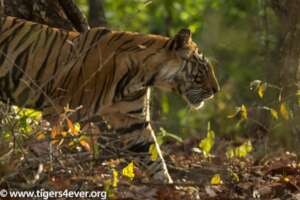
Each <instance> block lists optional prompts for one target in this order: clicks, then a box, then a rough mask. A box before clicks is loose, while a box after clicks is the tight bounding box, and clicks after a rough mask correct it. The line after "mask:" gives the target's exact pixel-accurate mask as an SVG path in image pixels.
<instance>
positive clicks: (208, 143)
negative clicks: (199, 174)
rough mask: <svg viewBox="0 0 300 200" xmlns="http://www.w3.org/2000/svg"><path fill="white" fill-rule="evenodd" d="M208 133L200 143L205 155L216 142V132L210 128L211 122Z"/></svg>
mask: <svg viewBox="0 0 300 200" xmlns="http://www.w3.org/2000/svg"><path fill="white" fill-rule="evenodd" d="M207 129H208V130H207V135H206V137H205V138H204V139H202V140H201V141H200V143H199V145H198V146H199V148H200V149H201V150H202V151H203V154H204V156H205V157H207V156H208V155H209V153H210V151H211V149H212V148H213V146H214V143H215V132H214V131H213V130H211V129H210V123H209V124H208V128H207Z"/></svg>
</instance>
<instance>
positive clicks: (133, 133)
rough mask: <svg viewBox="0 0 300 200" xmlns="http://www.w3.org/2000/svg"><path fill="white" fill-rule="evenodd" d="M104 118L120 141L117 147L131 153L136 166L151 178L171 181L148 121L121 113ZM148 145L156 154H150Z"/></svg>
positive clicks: (122, 151)
mask: <svg viewBox="0 0 300 200" xmlns="http://www.w3.org/2000/svg"><path fill="white" fill-rule="evenodd" d="M105 118H106V121H107V122H108V124H109V125H110V126H111V128H112V129H113V130H114V132H115V133H116V134H117V135H118V138H119V139H118V140H119V141H120V143H119V144H118V145H117V146H118V147H117V148H118V150H119V151H121V153H125V154H126V153H128V154H129V155H130V153H133V154H134V155H135V156H134V161H135V163H136V164H137V166H138V167H139V168H140V169H141V170H144V171H145V172H146V174H147V175H148V176H149V177H150V178H151V179H153V180H155V181H160V182H164V183H172V182H173V181H172V179H171V177H170V175H169V172H168V169H167V165H166V163H165V160H164V158H163V156H162V152H161V150H160V148H159V144H158V143H157V140H156V136H155V133H154V131H153V129H152V128H151V125H150V124H149V122H147V121H146V120H143V119H141V118H136V117H133V116H128V115H126V114H121V113H114V114H113V115H112V114H110V115H109V116H106V117H105ZM150 147H151V148H152V149H153V151H152V152H153V153H154V154H156V155H151V153H150V151H149V150H150ZM154 148H155V149H154ZM136 155H138V156H136Z"/></svg>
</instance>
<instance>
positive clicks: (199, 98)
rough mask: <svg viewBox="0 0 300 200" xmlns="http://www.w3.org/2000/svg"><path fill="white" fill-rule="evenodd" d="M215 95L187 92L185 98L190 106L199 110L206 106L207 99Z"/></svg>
mask: <svg viewBox="0 0 300 200" xmlns="http://www.w3.org/2000/svg"><path fill="white" fill-rule="evenodd" d="M212 98H213V95H202V94H189V93H188V94H187V95H185V97H184V99H185V101H186V102H187V103H188V104H189V106H190V107H191V108H193V109H195V110H199V109H200V108H202V107H203V106H204V103H205V101H207V100H209V99H212Z"/></svg>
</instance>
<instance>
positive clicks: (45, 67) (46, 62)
mask: <svg viewBox="0 0 300 200" xmlns="http://www.w3.org/2000/svg"><path fill="white" fill-rule="evenodd" d="M53 34H54V37H52V39H51V41H49V40H48V41H49V43H50V46H48V51H47V53H46V57H45V58H44V62H43V63H42V65H41V66H39V70H38V73H37V76H36V77H35V80H38V79H40V78H42V76H43V72H44V71H47V68H48V67H47V66H48V60H49V58H50V56H51V53H52V52H53V51H52V50H53V46H54V44H55V43H56V39H57V36H58V34H57V33H56V32H53ZM46 40H47V39H46ZM49 75H50V74H49Z"/></svg>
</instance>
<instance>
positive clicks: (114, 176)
mask: <svg viewBox="0 0 300 200" xmlns="http://www.w3.org/2000/svg"><path fill="white" fill-rule="evenodd" d="M118 175H119V172H118V171H117V170H115V169H114V170H113V184H112V185H113V187H117V186H118V183H119V179H118Z"/></svg>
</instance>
